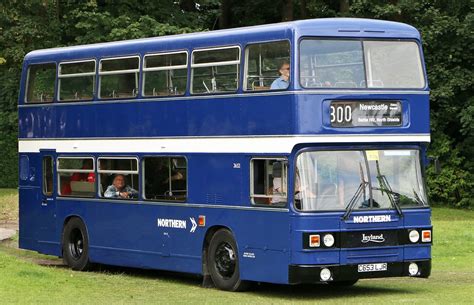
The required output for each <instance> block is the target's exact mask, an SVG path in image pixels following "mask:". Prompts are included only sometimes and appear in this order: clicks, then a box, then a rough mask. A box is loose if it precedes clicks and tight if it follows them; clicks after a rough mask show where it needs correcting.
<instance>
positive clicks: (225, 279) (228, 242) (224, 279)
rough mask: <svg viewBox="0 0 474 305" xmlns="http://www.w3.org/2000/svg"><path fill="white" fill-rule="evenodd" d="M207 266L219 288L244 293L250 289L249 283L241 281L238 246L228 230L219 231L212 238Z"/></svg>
mask: <svg viewBox="0 0 474 305" xmlns="http://www.w3.org/2000/svg"><path fill="white" fill-rule="evenodd" d="M207 265H208V266H209V274H210V275H211V278H212V281H213V282H214V285H216V287H217V288H219V289H221V290H227V291H243V290H245V289H247V288H248V282H245V281H242V280H240V269H239V255H238V252H237V244H236V243H235V241H234V237H233V236H232V233H230V232H229V231H228V230H225V229H224V230H219V231H217V232H216V233H215V234H214V235H213V236H212V238H211V241H210V243H209V250H208V255H207Z"/></svg>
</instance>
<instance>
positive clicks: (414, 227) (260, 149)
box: [18, 19, 432, 291]
mask: <svg viewBox="0 0 474 305" xmlns="http://www.w3.org/2000/svg"><path fill="white" fill-rule="evenodd" d="M18 109H19V110H18V111H19V196H20V237H19V244H20V247H21V248H23V249H29V250H34V251H38V252H40V253H45V254H50V255H55V256H58V257H63V259H64V261H65V263H66V264H67V265H69V266H70V267H71V268H72V269H74V270H86V269H87V268H89V267H90V265H91V264H94V263H100V264H109V265H119V266H129V267H137V268H149V269H163V270H171V271H178V272H186V273H193V274H200V275H202V276H203V283H204V284H205V285H206V286H209V285H215V286H216V287H218V288H219V289H223V290H231V291H237V290H243V289H245V287H247V285H248V284H249V283H250V282H270V283H284V284H299V283H328V284H333V285H334V284H337V285H353V284H354V283H355V282H357V281H358V280H359V279H364V278H377V277H393V276H398V277H400V276H410V277H422V278H426V277H428V276H429V275H430V272H431V244H432V226H431V220H430V215H431V210H430V208H429V205H428V200H427V196H426V188H425V184H424V172H423V168H424V165H425V163H426V147H427V145H428V143H429V141H430V135H429V88H428V82H427V78H426V72H425V67H424V63H423V53H422V48H421V39H420V34H419V32H418V31H417V30H416V29H415V28H413V27H411V26H409V25H406V24H402V23H396V22H388V21H378V20H367V19H318V20H305V21H296V22H289V23H281V24H274V25H265V26H256V27H248V28H239V29H231V30H222V31H214V32H205V33H195V34H185V35H176V36H168V37H158V38H148V39H138V40H130V41H120V42H111V43H100V44H93V45H85V46H73V47H64V48H56V49H47V50H38V51H33V52H31V53H29V54H28V55H26V57H25V60H24V64H23V72H22V78H21V90H20V95H19V106H18Z"/></svg>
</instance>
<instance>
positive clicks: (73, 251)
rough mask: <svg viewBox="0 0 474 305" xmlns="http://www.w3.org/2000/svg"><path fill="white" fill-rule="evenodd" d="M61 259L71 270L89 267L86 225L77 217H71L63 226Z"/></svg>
mask: <svg viewBox="0 0 474 305" xmlns="http://www.w3.org/2000/svg"><path fill="white" fill-rule="evenodd" d="M63 260H64V262H65V263H66V264H67V265H68V266H69V267H71V269H73V270H78V271H85V270H87V269H89V268H90V262H89V238H88V236H87V230H86V226H85V225H84V223H83V222H82V220H80V219H79V218H72V219H71V220H69V221H68V222H67V224H66V226H65V227H64V232H63Z"/></svg>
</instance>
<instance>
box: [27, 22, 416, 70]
mask: <svg viewBox="0 0 474 305" xmlns="http://www.w3.org/2000/svg"><path fill="white" fill-rule="evenodd" d="M293 35H294V36H296V37H302V36H319V37H364V38H405V39H407V38H408V39H417V40H420V34H419V32H418V31H417V30H416V29H415V28H414V27H412V26H410V25H407V24H404V23H399V22H392V21H383V20H373V19H360V18H322V19H309V20H300V21H292V22H282V23H276V24H269V25H259V26H251V27H242V28H232V29H225V30H217V31H209V32H199V33H189V34H179V35H169V36H161V37H153V38H142V39H133V40H123V41H115V42H105V43H96V44H89V45H80V46H70V47H61V48H51V49H43V50H36V51H32V52H30V53H28V54H27V55H26V56H25V61H34V62H39V61H47V60H58V59H62V60H67V59H80V58H86V57H107V56H117V55H125V54H136V53H142V52H145V53H146V52H159V51H161V50H162V51H166V50H179V49H189V48H202V47H212V46H213V45H215V46H222V45H231V44H233V45H235V44H239V43H241V42H252V41H270V40H277V39H290V38H291V37H293ZM190 41H192V43H190Z"/></svg>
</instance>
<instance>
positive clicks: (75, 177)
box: [61, 159, 95, 196]
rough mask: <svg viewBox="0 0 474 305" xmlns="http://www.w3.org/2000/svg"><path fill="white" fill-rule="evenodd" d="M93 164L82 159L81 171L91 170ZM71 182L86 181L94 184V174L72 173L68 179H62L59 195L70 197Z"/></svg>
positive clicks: (88, 160) (89, 160)
mask: <svg viewBox="0 0 474 305" xmlns="http://www.w3.org/2000/svg"><path fill="white" fill-rule="evenodd" d="M93 168H94V167H93V163H92V159H84V160H83V161H82V169H89V170H92V169H93ZM73 181H86V182H90V183H94V182H95V173H74V174H72V176H71V177H70V178H67V177H64V176H63V177H62V179H61V195H66V196H68V195H71V193H72V189H71V182H73Z"/></svg>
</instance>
